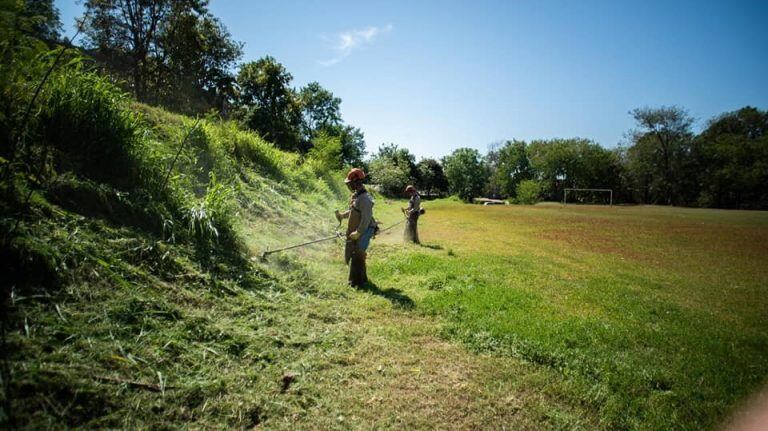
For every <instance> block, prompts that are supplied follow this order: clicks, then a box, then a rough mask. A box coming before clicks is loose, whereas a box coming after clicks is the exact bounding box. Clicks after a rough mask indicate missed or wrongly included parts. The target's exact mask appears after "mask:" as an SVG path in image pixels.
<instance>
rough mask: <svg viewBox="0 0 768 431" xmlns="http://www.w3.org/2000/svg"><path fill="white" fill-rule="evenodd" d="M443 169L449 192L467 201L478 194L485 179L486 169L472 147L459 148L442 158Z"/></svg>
mask: <svg viewBox="0 0 768 431" xmlns="http://www.w3.org/2000/svg"><path fill="white" fill-rule="evenodd" d="M443 169H444V170H445V176H446V178H447V179H448V184H449V187H450V191H451V193H455V194H456V195H458V196H459V198H460V199H462V200H464V201H469V200H471V199H472V198H474V197H477V196H480V194H481V193H482V192H483V187H484V186H485V181H486V179H487V173H488V171H487V169H486V166H485V164H484V163H483V159H482V157H480V153H479V152H478V151H477V150H475V149H474V148H459V149H457V150H455V151H454V152H453V153H451V154H450V155H448V156H446V157H445V158H443Z"/></svg>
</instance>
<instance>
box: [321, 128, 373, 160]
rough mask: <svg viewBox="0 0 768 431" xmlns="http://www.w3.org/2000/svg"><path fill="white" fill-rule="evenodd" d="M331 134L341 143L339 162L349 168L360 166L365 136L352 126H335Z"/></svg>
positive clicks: (363, 154)
mask: <svg viewBox="0 0 768 431" xmlns="http://www.w3.org/2000/svg"><path fill="white" fill-rule="evenodd" d="M330 133H331V134H336V135H337V136H338V137H339V140H340V141H341V161H342V163H343V164H345V165H349V166H361V165H362V163H363V157H364V156H365V135H363V131H362V130H360V129H358V128H357V127H353V126H335V127H334V128H332V131H331V132H330Z"/></svg>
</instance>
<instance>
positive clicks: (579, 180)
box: [528, 138, 621, 200]
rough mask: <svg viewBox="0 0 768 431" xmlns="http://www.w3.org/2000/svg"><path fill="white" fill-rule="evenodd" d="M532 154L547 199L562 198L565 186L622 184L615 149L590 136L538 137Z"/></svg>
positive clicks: (534, 142) (533, 145)
mask: <svg viewBox="0 0 768 431" xmlns="http://www.w3.org/2000/svg"><path fill="white" fill-rule="evenodd" d="M528 157H529V160H530V163H531V169H532V171H533V176H534V178H535V179H537V180H538V181H539V183H540V186H541V193H542V195H543V197H544V198H545V199H549V200H560V199H562V196H563V189H565V188H611V189H617V188H619V187H620V184H621V176H620V163H619V160H618V159H617V158H616V155H615V153H614V152H611V151H609V150H607V149H605V148H603V147H601V146H600V145H598V144H596V143H595V142H592V141H590V140H588V139H581V138H572V139H551V140H535V141H532V142H531V143H530V144H529V145H528Z"/></svg>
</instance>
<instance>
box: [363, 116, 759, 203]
mask: <svg viewBox="0 0 768 431" xmlns="http://www.w3.org/2000/svg"><path fill="white" fill-rule="evenodd" d="M630 115H631V116H632V117H633V118H634V120H635V123H636V125H635V128H634V129H632V130H630V131H629V133H628V134H627V135H628V137H629V139H628V142H626V143H625V144H623V145H620V146H618V147H617V148H615V149H607V148H604V147H602V146H600V145H599V144H597V143H596V142H594V141H592V140H589V139H583V138H571V139H548V140H532V141H530V142H526V141H521V140H509V141H505V142H501V143H496V144H494V145H491V147H490V149H489V151H488V152H487V153H486V154H485V155H482V154H480V152H479V151H477V150H475V149H472V148H459V149H457V150H455V151H453V152H452V153H451V154H449V155H447V156H445V157H443V158H442V159H441V160H440V161H438V160H435V159H423V160H421V161H420V162H418V163H415V157H414V156H413V155H412V154H410V152H408V150H407V149H405V148H398V147H397V146H394V145H385V146H382V147H380V148H379V150H378V152H376V153H375V154H373V156H372V159H371V161H370V170H371V176H372V181H373V182H375V183H377V184H378V185H379V187H380V188H381V191H382V192H383V193H385V194H391V195H396V194H400V193H401V192H402V188H403V187H404V186H405V185H406V184H407V183H412V184H416V185H418V186H419V187H420V188H421V189H422V190H425V191H426V192H427V193H428V194H436V195H445V194H455V195H457V196H459V197H460V198H461V199H463V200H466V201H469V200H471V199H472V198H475V197H479V196H487V197H494V198H505V199H509V200H511V201H514V202H520V203H532V202H536V201H539V200H554V201H560V200H562V199H563V193H564V189H566V188H601V189H612V190H613V191H614V201H616V202H625V203H643V204H659V205H681V206H697V207H715V208H749V209H768V190H766V185H768V134H766V132H768V112H766V111H764V110H760V109H757V108H754V107H749V106H747V107H744V108H742V109H739V110H737V111H733V112H727V113H724V114H721V115H718V116H717V117H715V118H712V119H711V120H709V121H708V122H707V125H706V127H705V128H704V130H703V131H701V132H700V133H698V134H695V133H694V132H693V130H692V126H693V123H694V119H693V118H692V117H691V116H690V115H689V114H688V112H687V111H686V110H685V109H683V108H680V107H677V106H662V107H659V108H640V109H635V110H633V111H631V112H630ZM575 199H576V200H582V201H585V202H595V201H599V199H601V198H600V197H599V196H596V195H590V194H581V195H576V196H575Z"/></svg>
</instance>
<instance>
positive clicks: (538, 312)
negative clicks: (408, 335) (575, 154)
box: [373, 201, 768, 429]
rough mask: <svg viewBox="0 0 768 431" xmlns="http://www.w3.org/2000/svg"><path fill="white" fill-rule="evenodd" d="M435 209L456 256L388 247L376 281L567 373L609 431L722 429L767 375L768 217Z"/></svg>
mask: <svg viewBox="0 0 768 431" xmlns="http://www.w3.org/2000/svg"><path fill="white" fill-rule="evenodd" d="M425 206H427V208H428V211H427V216H425V218H424V219H423V223H422V225H423V226H422V238H423V241H424V243H425V244H427V245H430V244H431V245H439V246H440V247H441V248H442V250H433V249H427V248H419V247H402V246H396V247H389V248H386V249H385V250H383V252H384V253H383V254H384V255H383V256H379V259H378V260H377V261H376V262H375V263H374V268H375V269H374V271H373V273H374V275H375V277H376V278H378V279H379V280H382V281H381V283H382V284H384V285H386V284H389V283H393V284H397V285H398V286H402V288H403V291H404V292H405V293H406V294H408V295H412V297H414V298H418V300H417V307H418V308H419V309H421V310H423V311H424V312H425V313H427V314H428V315H434V316H437V317H439V318H442V319H444V320H445V322H446V325H445V327H444V331H443V334H444V335H445V336H447V337H449V338H451V339H457V340H461V341H463V342H465V343H467V345H468V346H469V347H471V348H472V349H473V350H476V351H478V352H493V353H494V354H498V355H504V356H512V357H517V358H522V359H524V360H526V361H528V362H531V363H534V364H537V365H541V366H544V367H547V368H550V369H553V370H555V371H557V374H558V376H559V377H558V379H562V381H555V382H553V384H554V385H555V386H557V387H560V388H561V389H560V392H562V394H563V396H566V397H568V398H570V399H572V400H574V402H579V403H584V405H586V406H588V410H589V411H592V412H593V413H594V414H595V415H596V417H597V418H598V420H599V423H600V424H601V425H602V426H604V427H607V428H625V427H628V428H640V429H667V428H669V427H670V426H671V427H673V428H688V429H700V428H701V427H713V426H715V425H716V424H717V423H719V421H721V420H722V419H723V415H725V414H727V412H728V411H729V410H730V408H731V406H732V405H733V404H734V403H735V402H737V401H738V400H739V399H740V398H741V397H743V396H745V395H747V394H748V393H750V391H752V390H754V389H756V388H758V387H759V386H760V384H761V383H763V382H764V380H765V377H766V375H768V365H766V363H765V361H764V360H763V359H762V358H764V357H765V356H766V354H768V333H767V332H766V329H768V328H767V327H766V321H765V316H767V315H768V300H767V299H766V295H765V293H766V292H765V287H766V282H767V281H768V265H766V264H767V263H768V250H766V246H765V244H766V240H768V216H766V215H765V214H763V213H753V212H728V211H709V210H687V209H677V208H658V207H614V208H607V207H565V208H563V207H560V206H558V205H542V206H534V207H481V206H471V205H460V204H456V203H453V202H446V201H440V202H432V203H427V204H426V205H425ZM448 249H450V250H452V251H453V254H454V256H449V255H448V253H446V251H445V250H448Z"/></svg>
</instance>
